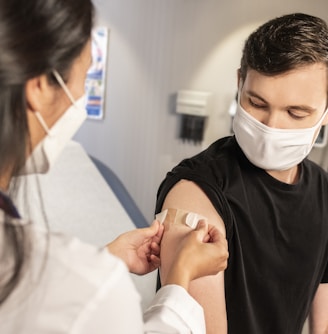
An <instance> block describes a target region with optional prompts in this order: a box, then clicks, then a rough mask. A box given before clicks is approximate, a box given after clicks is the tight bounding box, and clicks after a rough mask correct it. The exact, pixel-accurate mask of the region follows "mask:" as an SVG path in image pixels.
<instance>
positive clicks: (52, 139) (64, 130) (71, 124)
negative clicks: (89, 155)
mask: <svg viewBox="0 0 328 334" xmlns="http://www.w3.org/2000/svg"><path fill="white" fill-rule="evenodd" d="M53 74H54V76H55V77H56V79H57V81H58V83H59V84H60V86H61V87H62V89H63V90H64V92H65V93H66V95H67V96H68V98H69V99H70V101H71V102H72V105H71V106H70V107H69V108H68V109H67V110H66V111H65V113H64V114H63V115H62V116H61V117H60V118H59V119H58V120H57V122H56V123H55V124H54V125H53V126H52V127H51V129H49V128H48V126H47V125H46V123H45V122H44V120H43V118H42V116H41V114H40V113H39V112H35V116H36V118H37V119H38V121H39V123H40V125H41V126H42V128H43V129H44V131H45V132H46V133H47V134H46V136H45V137H44V138H43V139H42V140H41V142H40V143H39V144H37V146H36V147H35V148H34V149H33V151H32V153H31V155H30V156H29V157H28V158H27V160H26V163H25V166H24V168H23V170H22V171H21V173H20V174H21V175H24V174H25V175H26V174H36V173H47V172H48V171H49V169H50V168H51V167H52V166H53V164H54V162H55V160H56V159H57V158H58V156H59V155H60V153H61V152H62V150H63V149H64V148H65V146H66V144H67V143H68V142H69V140H70V139H71V138H72V137H73V135H74V134H75V132H76V131H77V130H78V129H79V128H80V126H81V125H82V123H83V122H84V120H85V119H86V117H87V112H86V110H85V95H83V96H82V97H80V98H79V99H78V100H76V101H75V100H74V98H73V96H72V94H71V93H70V91H69V89H68V88H67V86H66V84H65V83H64V81H63V79H62V78H61V76H60V75H59V73H58V72H57V71H56V70H54V71H53Z"/></svg>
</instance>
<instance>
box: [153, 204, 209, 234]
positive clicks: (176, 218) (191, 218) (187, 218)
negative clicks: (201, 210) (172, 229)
mask: <svg viewBox="0 0 328 334" xmlns="http://www.w3.org/2000/svg"><path fill="white" fill-rule="evenodd" d="M155 218H156V220H158V221H159V222H160V223H161V224H162V223H164V222H165V223H169V224H185V225H187V226H189V227H190V228H192V229H195V228H196V227H197V224H198V222H199V221H200V220H206V218H205V217H203V216H201V215H199V214H197V213H194V212H189V211H185V210H180V209H166V210H163V211H162V212H160V213H158V214H157V215H156V216H155Z"/></svg>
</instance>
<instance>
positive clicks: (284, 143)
mask: <svg viewBox="0 0 328 334" xmlns="http://www.w3.org/2000/svg"><path fill="white" fill-rule="evenodd" d="M327 112H328V109H327V110H326V111H325V112H324V113H323V115H322V116H321V118H320V120H319V121H318V122H317V123H316V124H315V125H314V126H313V127H311V128H306V129H277V128H271V127H268V126H266V125H265V124H263V123H261V122H259V121H258V120H257V119H255V118H254V117H252V116H251V115H250V114H249V113H248V112H247V111H246V110H244V109H243V108H242V106H241V105H240V91H239V93H238V104H237V110H236V115H235V117H234V120H233V131H234V133H235V136H236V140H237V142H238V144H239V146H240V148H241V149H242V151H243V152H244V154H245V155H246V157H247V158H248V160H249V161H250V162H252V163H253V164H254V165H255V166H257V167H259V168H262V169H265V170H286V169H290V168H292V167H294V166H296V165H298V164H299V163H300V162H301V161H302V160H303V159H304V158H305V157H306V156H307V155H308V154H309V153H310V151H311V149H312V147H313V145H314V142H315V139H316V137H315V136H318V134H319V128H320V127H321V124H322V121H323V119H324V117H325V116H326V114H327Z"/></svg>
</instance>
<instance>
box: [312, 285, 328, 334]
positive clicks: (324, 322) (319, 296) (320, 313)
mask: <svg viewBox="0 0 328 334" xmlns="http://www.w3.org/2000/svg"><path fill="white" fill-rule="evenodd" d="M309 320H310V333H311V334H328V283H323V284H320V285H319V288H318V290H317V292H316V295H315V297H314V301H313V303H312V308H311V312H310V317H309Z"/></svg>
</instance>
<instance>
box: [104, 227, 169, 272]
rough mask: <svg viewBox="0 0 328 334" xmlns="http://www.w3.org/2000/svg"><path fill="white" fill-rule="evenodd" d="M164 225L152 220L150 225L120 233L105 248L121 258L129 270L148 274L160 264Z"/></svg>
mask: <svg viewBox="0 0 328 334" xmlns="http://www.w3.org/2000/svg"><path fill="white" fill-rule="evenodd" d="M163 231H164V226H163V225H162V224H160V223H159V222H158V221H154V222H153V224H152V225H151V226H150V227H146V228H141V229H135V230H132V231H129V232H126V233H123V234H121V235H120V236H119V237H117V238H116V239H115V240H114V241H113V242H111V243H110V244H108V245H107V249H108V250H109V251H110V252H111V253H112V254H114V255H116V256H118V257H119V258H121V259H122V260H123V261H124V262H125V263H126V265H127V266H128V268H129V270H130V272H132V273H134V274H138V275H144V274H148V273H149V272H151V271H153V270H155V269H156V268H158V267H159V266H160V258H159V255H160V243H161V240H162V236H163Z"/></svg>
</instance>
